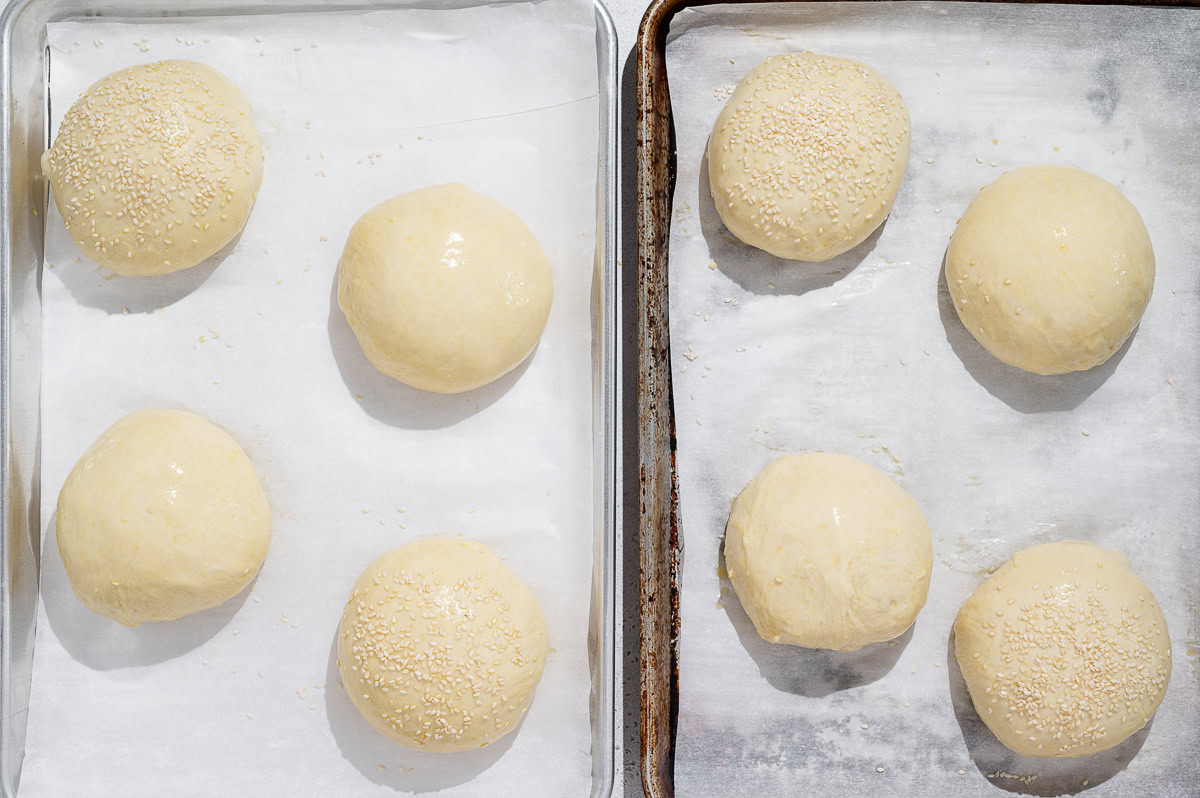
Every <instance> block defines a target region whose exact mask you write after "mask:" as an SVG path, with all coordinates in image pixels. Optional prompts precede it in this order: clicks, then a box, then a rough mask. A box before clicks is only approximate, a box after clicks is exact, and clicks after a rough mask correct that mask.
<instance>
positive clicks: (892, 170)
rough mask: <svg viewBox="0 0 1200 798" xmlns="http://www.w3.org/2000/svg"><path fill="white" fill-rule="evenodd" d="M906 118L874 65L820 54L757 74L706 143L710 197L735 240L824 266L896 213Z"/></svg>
mask: <svg viewBox="0 0 1200 798" xmlns="http://www.w3.org/2000/svg"><path fill="white" fill-rule="evenodd" d="M910 139H911V129H910V127H909V121H908V110H907V109H906V108H905V107H904V102H903V101H902V100H901V99H900V94H899V93H898V92H897V91H896V90H895V89H894V88H893V87H892V84H890V83H888V81H887V80H886V79H885V78H884V77H883V76H882V75H880V74H879V73H878V72H876V71H875V70H873V69H871V68H870V67H869V66H866V65H864V64H860V63H858V62H855V61H850V60H847V59H845V58H835V57H833V56H828V55H818V54H816V53H787V54H784V55H773V56H771V57H770V58H768V59H767V60H765V61H763V62H762V63H761V64H759V65H758V66H756V67H755V68H754V69H752V70H750V73H749V74H748V75H746V77H745V78H744V79H743V80H742V82H741V84H740V85H738V87H737V89H736V90H735V91H734V93H733V95H732V96H731V97H730V98H729V101H728V102H727V103H726V104H725V108H724V109H723V110H722V111H721V113H720V114H719V115H718V116H717V121H716V124H715V125H713V132H712V136H711V137H710V138H709V140H708V179H709V190H710V191H711V192H712V197H713V202H714V203H715V204H716V207H717V213H719V214H720V215H721V221H723V222H724V223H725V226H726V227H728V228H729V230H730V232H732V233H733V234H734V235H735V236H737V237H738V238H740V239H741V240H742V241H744V242H746V243H747V244H750V245H751V246H755V247H758V248H759V249H763V250H766V251H767V252H770V253H771V254H772V255H777V256H779V257H781V258H789V259H791V260H803V261H825V260H829V259H830V258H833V257H836V256H837V255H841V254H842V253H843V252H846V251H848V250H850V249H853V248H854V247H856V246H858V245H859V244H861V243H862V242H863V241H864V240H865V239H866V238H867V236H869V235H871V233H873V232H874V231H875V228H877V227H879V225H880V224H882V223H883V220H884V219H886V218H887V215H888V214H889V213H890V212H891V209H892V201H893V200H894V199H895V198H896V192H897V191H898V190H899V189H900V182H901V181H902V180H903V179H904V170H905V168H906V166H907V164H908V148H909V141H910Z"/></svg>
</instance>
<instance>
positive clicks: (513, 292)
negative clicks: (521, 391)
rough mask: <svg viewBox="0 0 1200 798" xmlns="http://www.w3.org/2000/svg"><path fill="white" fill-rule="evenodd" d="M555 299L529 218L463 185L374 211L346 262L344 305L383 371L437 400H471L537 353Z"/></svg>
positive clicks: (396, 200)
mask: <svg viewBox="0 0 1200 798" xmlns="http://www.w3.org/2000/svg"><path fill="white" fill-rule="evenodd" d="M553 296H554V279H553V277H552V275H551V273H550V262H549V261H548V260H547V259H546V253H545V252H543V251H542V247H541V245H540V244H539V243H538V241H537V239H536V238H535V237H534V235H533V233H532V232H531V231H530V229H529V228H528V227H527V226H526V225H525V223H524V222H523V221H521V217H519V216H517V214H515V213H513V212H512V211H511V210H509V209H508V208H506V207H504V206H503V205H501V204H500V203H499V202H496V201H495V200H493V199H490V198H489V197H485V196H483V195H482V194H479V193H478V192H475V191H472V190H471V189H469V188H467V187H466V186H463V185H460V184H458V183H450V184H447V185H442V186H430V187H428V188H422V189H418V190H416V191H409V192H407V193H404V194H400V195H398V196H395V197H392V198H391V199H389V200H387V201H385V202H383V203H381V204H379V205H377V206H375V207H374V208H372V209H371V210H369V211H367V212H366V213H364V214H363V215H362V216H361V217H360V218H359V220H358V221H357V222H355V223H354V227H352V228H351V229H350V235H349V236H348V237H347V239H346V247H345V249H344V250H343V251H342V259H341V263H340V264H339V265H338V307H340V308H341V309H342V312H343V313H345V314H346V321H348V322H349V323H350V328H351V329H352V330H354V335H355V337H357V338H358V344H359V346H360V347H361V348H362V351H363V354H365V355H366V356H367V359H368V360H370V361H371V364H372V365H373V366H375V368H377V369H379V371H381V372H383V373H384V374H386V375H388V376H389V377H392V378H393V379H397V380H399V381H400V382H403V383H405V384H406V385H411V386H412V387H414V388H420V389H422V390H426V391H434V392H437V393H461V392H463V391H470V390H473V389H475V388H478V387H480V386H482V385H486V384H488V383H489V382H492V381H493V380H496V379H499V378H500V377H502V376H504V375H505V374H507V373H508V372H510V371H512V370H513V369H514V368H516V367H517V366H518V365H519V364H520V363H521V361H523V360H524V359H525V358H526V357H528V356H529V354H530V352H532V351H533V348H534V347H535V346H537V343H538V340H539V339H540V338H541V335H542V331H543V330H544V329H545V327H546V320H547V318H549V316H550V302H551V300H552V299H553Z"/></svg>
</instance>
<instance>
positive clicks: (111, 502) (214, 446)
mask: <svg viewBox="0 0 1200 798" xmlns="http://www.w3.org/2000/svg"><path fill="white" fill-rule="evenodd" d="M56 525H57V526H56V536H57V538H58V550H59V553H60V554H61V555H62V561H63V567H64V568H65V569H66V572H67V578H68V579H69V580H70V582H71V588H72V590H74V592H75V595H76V596H77V597H78V598H79V600H80V601H81V602H82V603H83V605H84V606H85V607H87V608H88V609H90V610H92V611H93V612H96V613H99V614H100V615H103V616H105V617H106V618H111V619H112V620H114V621H117V622H119V623H122V624H124V625H126V626H137V625H138V624H140V623H143V622H146V621H168V620H174V619H176V618H181V617H183V616H184V615H189V614H191V613H193V612H199V611H201V610H206V609H209V608H211V607H215V606H217V605H218V604H222V603H224V602H225V601H227V600H228V599H231V598H233V597H234V596H236V595H237V594H238V593H240V592H242V590H243V589H244V588H245V587H246V585H248V584H250V581H251V580H253V579H254V577H255V575H257V574H258V570H259V568H261V567H262V563H263V560H264V559H265V558H266V556H267V548H268V546H270V543H271V510H270V508H269V507H268V506H267V499H266V496H265V495H264V494H263V490H262V486H261V485H260V484H259V481H258V475H257V474H256V473H255V472H254V466H253V465H251V463H250V460H249V458H247V457H246V454H245V452H243V451H242V449H241V447H240V446H238V444H237V442H236V441H235V440H234V439H233V438H231V437H230V436H229V435H228V434H227V433H226V432H225V431H224V430H222V429H221V428H219V427H217V426H216V425H214V424H211V423H209V422H208V421H206V420H205V419H203V418H201V417H200V416H197V415H195V414H193V413H187V412H184V411H181V410H143V411H140V412H137V413H131V414H130V415H128V416H125V417H124V418H122V419H121V420H120V421H118V422H117V423H115V424H113V425H112V426H111V427H109V428H108V429H107V430H105V431H104V434H103V435H101V436H100V438H99V439H98V440H97V441H96V442H95V443H94V444H92V446H91V447H90V448H89V449H88V450H87V451H86V452H84V453H83V455H82V456H81V457H80V458H79V462H78V463H76V464H75V468H73V469H72V470H71V473H70V475H69V476H68V477H67V480H66V482H65V483H64V484H63V487H62V490H61V491H60V492H59V494H58V514H57V521H56Z"/></svg>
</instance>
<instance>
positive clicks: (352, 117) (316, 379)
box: [20, 0, 600, 798]
mask: <svg viewBox="0 0 1200 798" xmlns="http://www.w3.org/2000/svg"><path fill="white" fill-rule="evenodd" d="M49 48H50V54H51V55H50V65H51V66H50V75H51V84H50V91H51V120H52V122H53V123H56V122H57V120H58V119H59V118H60V117H61V115H62V113H63V112H64V111H65V110H66V108H67V107H68V106H69V104H70V103H71V101H72V100H73V99H74V98H75V97H76V96H77V94H78V93H79V92H80V91H82V90H83V89H84V88H86V87H87V86H88V85H89V84H90V83H92V82H93V81H94V80H96V79H98V78H99V77H101V76H102V75H104V74H106V73H108V72H110V71H112V70H115V69H117V68H119V67H121V66H125V65H129V64H134V63H141V62H147V61H153V60H158V59H162V58H190V59H195V60H199V61H203V62H205V63H208V64H211V65H213V66H215V67H216V68H218V69H220V70H222V71H224V72H225V73H226V74H228V75H230V76H231V77H233V78H234V79H235V81H236V82H237V83H238V84H239V85H240V87H241V88H242V90H243V91H244V92H245V93H246V95H247V96H248V98H249V100H250V102H251V105H252V106H253V107H254V111H255V120H256V123H257V125H258V129H259V132H260V134H261V136H262V139H263V144H264V149H265V152H266V164H265V177H264V181H263V185H262V189H261V190H260V192H259V195H258V200H257V204H256V206H255V208H254V211H253V213H252V215H251V217H250V221H249V223H248V225H247V226H246V229H245V231H244V232H243V233H242V235H241V236H240V238H239V239H238V240H237V241H236V243H235V245H234V246H233V247H232V248H231V249H230V250H228V251H227V252H226V253H225V257H224V258H223V259H219V261H212V262H209V263H206V264H204V265H201V266H199V267H197V268H194V269H191V270H188V271H185V272H182V273H179V274H176V275H171V276H168V277H162V278H141V279H126V278H121V277H113V276H112V275H111V274H109V273H108V272H107V271H105V270H103V269H97V268H95V267H94V266H93V265H92V264H90V263H89V262H87V261H86V260H82V261H81V260H79V258H78V256H79V253H78V252H77V251H76V250H75V248H74V246H73V245H72V243H71V242H70V240H69V237H68V236H67V235H66V233H65V231H64V229H63V227H62V222H61V220H60V219H59V218H58V216H57V213H56V212H54V211H53V210H51V212H50V216H49V218H48V219H47V220H46V222H47V236H46V239H47V240H46V253H47V256H46V264H45V270H44V274H43V292H42V298H43V317H44V333H43V334H44V338H43V352H44V361H43V383H42V413H43V416H42V419H43V420H42V430H43V433H42V434H43V437H42V485H43V492H42V518H43V534H44V547H43V560H42V567H41V572H42V585H41V588H42V606H41V607H40V609H39V618H38V628H37V638H36V653H35V662H34V668H33V672H34V676H33V687H32V695H31V697H30V707H29V729H28V739H27V746H26V758H25V763H24V769H23V773H22V781H21V787H20V794H21V796H23V798H25V797H28V796H42V795H54V796H59V795H83V794H87V795H156V794H163V791H164V789H166V790H168V791H169V792H170V794H171V795H180V796H211V795H217V794H232V795H255V796H270V795H289V796H290V795H328V796H349V795H354V796H366V795H392V794H394V793H396V792H397V791H399V792H425V791H433V790H437V791H438V792H439V794H440V795H446V796H463V795H516V794H521V795H545V796H555V797H556V798H557V797H558V796H562V795H568V794H572V795H578V794H586V793H587V792H589V785H590V782H591V776H592V762H591V756H590V748H591V742H592V739H591V723H590V720H589V708H588V698H589V689H590V671H589V667H588V652H587V629H588V617H589V616H588V613H589V599H590V595H591V594H590V590H589V587H588V586H589V585H591V583H592V565H593V563H592V551H593V536H592V529H593V524H594V522H593V480H592V467H593V465H592V464H593V451H592V446H593V440H592V423H593V414H592V371H593V363H592V343H593V342H592V327H591V320H592V317H591V307H592V303H591V295H590V293H591V289H592V283H593V264H594V259H595V246H596V235H597V230H596V218H597V217H596V207H595V204H596V200H595V198H596V191H595V185H596V176H597V169H596V163H597V157H598V129H599V121H598V120H599V117H598V114H599V106H600V103H599V101H598V99H597V74H596V26H595V17H594V10H593V7H592V5H591V3H590V2H586V1H585V0H555V1H554V2H542V3H533V4H530V3H521V4H516V5H511V6H492V7H476V8H465V9H459V10H442V11H436V10H418V9H412V10H395V11H376V12H364V13H337V14H297V15H274V16H263V17H246V18H237V19H233V18H211V19H192V20H181V19H161V20H155V21H153V22H141V21H139V22H136V23H132V24H128V23H122V22H120V21H112V20H85V21H79V22H63V23H56V24H53V25H51V26H50V27H49ZM455 180H457V181H462V182H465V183H467V184H469V185H471V186H472V187H474V188H476V189H477V190H479V191H482V192H483V193H485V194H488V195H490V196H493V197H495V198H497V199H499V200H500V201H501V202H503V203H504V204H506V205H508V206H509V207H510V208H513V209H514V210H515V211H517V212H518V213H519V214H520V215H521V216H522V217H523V218H524V219H525V221H526V222H527V223H528V224H529V226H530V227H531V229H532V230H533V231H534V232H535V234H536V235H537V236H538V238H539V239H540V241H541V242H542V244H543V246H544V248H545V249H546V251H547V255H548V256H549V258H550V261H551V264H552V266H553V269H554V277H555V295H554V306H553V309H552V311H551V314H550V319H549V323H548V325H547V328H546V332H545V335H544V336H543V338H542V341H541V344H540V345H539V347H538V348H537V350H536V351H535V353H534V355H533V356H532V357H531V358H530V359H529V360H528V361H527V362H526V363H525V364H523V365H522V366H520V367H518V369H517V370H516V371H515V372H513V373H512V374H510V375H508V376H507V377H505V378H502V379H501V380H499V381H497V382H496V383H494V384H493V385H491V386H488V387H485V388H482V389H480V390H477V391H474V392H471V393H467V394H463V395H459V396H450V397H447V396H439V395H434V394H428V393H424V392H420V391H417V390H414V389H409V388H407V387H405V386H403V385H401V384H399V383H396V382H394V381H392V380H390V379H388V378H385V377H383V376H381V375H379V374H378V373H377V372H375V371H374V370H373V369H372V368H371V366H370V365H369V364H368V363H367V361H366V359H365V358H364V357H363V355H362V354H361V352H360V351H359V349H358V347H357V344H356V342H355V340H354V337H353V335H352V333H351V332H350V330H349V328H348V327H347V325H346V323H345V321H344V319H343V316H342V314H341V312H340V311H339V310H338V309H337V305H336V299H335V295H334V280H335V273H336V266H337V261H338V257H339V256H340V254H341V248H342V244H343V242H344V240H345V235H346V233H347V231H348V230H349V227H350V226H351V224H353V222H354V221H355V219H356V218H357V217H358V216H359V215H360V214H361V213H362V212H363V211H365V210H367V209H368V208H370V207H372V206H373V205H375V204H376V203H377V202H380V201H381V200H383V199H385V198H387V197H389V196H392V195H394V194H396V193H399V192H401V191H405V190H409V189H412V188H417V187H420V186H424V185H427V184H432V183H441V182H449V181H455ZM154 406H166V407H182V408H187V409H190V410H192V411H195V412H198V413H200V414H202V415H204V416H206V417H207V418H209V419H211V420H212V421H214V422H215V423H217V424H219V425H220V426H222V427H224V428H225V429H226V430H228V431H229V432H230V433H231V434H232V435H233V436H234V437H235V438H236V439H237V440H238V441H239V442H240V443H241V444H242V445H243V447H244V448H245V449H246V451H247V453H248V454H249V456H250V458H251V460H252V461H253V462H254V464H255V466H256V468H257V469H258V472H259V474H260V476H261V478H262V482H263V485H264V488H265V489H266V492H267V495H268V499H269V501H270V503H271V506H272V509H273V512H274V516H275V537H274V541H273V543H272V547H271V551H270V553H269V555H268V557H267V560H266V564H265V565H264V567H263V570H262V573H261V574H260V576H259V577H258V579H257V580H256V581H255V583H254V585H253V589H252V591H249V592H247V593H244V594H243V595H241V596H239V597H237V598H236V599H234V600H232V601H230V602H228V603H227V604H225V605H223V606H222V607H220V608H217V609H214V610H211V611H209V612H206V613H202V614H198V615H195V616H191V617H189V618H186V619H183V620H180V621H177V622H172V623H168V624H157V625H156V624H151V625H144V626H142V627H140V628H137V629H133V630H129V629H125V628H123V627H120V626H118V625H117V624H115V623H113V622H110V621H107V620H105V619H103V618H100V617H98V616H95V615H92V614H91V613H89V612H88V611H86V610H85V609H83V608H82V606H80V605H79V604H78V602H77V601H76V600H75V599H74V597H73V596H72V595H71V593H70V589H69V586H68V585H67V583H66V580H65V575H64V573H63V570H62V565H61V563H60V561H59V557H58V553H57V547H56V545H55V542H54V517H53V512H54V503H55V500H56V497H57V491H58V487H59V486H60V485H61V484H62V481H63V479H64V477H65V475H66V473H67V472H68V471H69V469H70V468H71V466H72V465H73V463H74V461H75V459H76V458H77V457H78V455H79V454H80V453H81V452H82V451H83V449H84V448H86V446H88V445H89V444H90V443H91V441H92V440H94V438H95V437H96V436H97V435H99V433H100V432H101V431H102V430H103V429H104V428H106V427H107V426H108V425H109V424H111V423H112V422H113V421H115V420H116V419H117V418H119V417H120V416H122V415H124V414H126V413H128V412H131V411H133V410H137V409H141V408H144V407H154ZM439 534H462V535H465V536H468V537H471V538H475V539H479V540H482V541H485V542H486V543H488V544H489V545H491V546H492V547H493V548H494V549H496V550H497V551H498V552H499V553H500V554H501V555H502V556H504V557H506V558H507V560H508V562H509V564H510V565H511V566H512V567H513V568H514V569H515V570H516V571H517V572H518V573H519V574H520V576H521V577H522V578H523V579H524V580H525V581H526V582H527V583H528V584H529V585H530V586H531V588H532V589H533V591H534V592H535V594H536V595H537V596H538V597H539V599H540V600H541V602H542V606H543V609H544V610H545V614H546V618H547V623H548V626H549V634H550V641H551V646H552V653H551V656H550V659H549V662H548V664H547V667H546V671H545V675H544V677H543V679H542V682H541V684H540V686H539V689H538V692H537V694H536V696H535V698H534V701H533V704H532V707H531V709H530V712H529V714H528V716H527V717H526V719H525V721H524V723H523V725H522V727H521V728H520V730H519V731H518V732H517V733H516V734H514V735H511V736H509V737H507V738H505V739H504V740H503V741H501V742H498V743H496V744H495V745H493V746H489V747H488V748H486V749H483V750H480V751H478V752H470V753H467V754H457V755H433V754H422V753H418V752H412V751H409V750H408V749H405V748H402V747H399V746H396V745H394V744H392V743H389V742H388V741H386V740H385V739H384V738H382V737H381V736H379V735H378V734H376V733H375V732H374V731H373V730H371V729H370V728H369V727H368V726H367V725H366V723H365V722H364V721H362V720H361V719H360V718H359V716H358V715H357V713H356V712H355V711H354V709H353V708H352V706H351V705H350V703H349V701H348V700H347V699H346V696H345V695H344V692H343V691H342V689H341V688H340V687H339V686H338V678H337V671H336V667H335V665H334V652H333V642H334V635H335V632H336V628H337V623H338V621H339V619H340V617H341V611H342V607H343V604H344V602H345V599H346V596H347V593H348V591H349V589H350V587H351V585H352V584H353V582H354V580H355V579H356V578H357V576H358V574H359V573H360V571H361V569H362V568H363V567H365V566H366V565H367V563H369V562H370V561H371V560H372V559H373V558H374V557H375V556H377V555H378V554H379V553H380V552H382V551H384V550H386V549H388V548H391V547H394V546H398V545H401V544H403V543H405V542H407V541H410V540H412V539H414V538H416V537H420V536H427V535H439ZM547 762H553V763H554V767H550V768H548V767H545V766H544V765H545V763H547ZM531 774H536V775H531ZM168 785H169V787H168Z"/></svg>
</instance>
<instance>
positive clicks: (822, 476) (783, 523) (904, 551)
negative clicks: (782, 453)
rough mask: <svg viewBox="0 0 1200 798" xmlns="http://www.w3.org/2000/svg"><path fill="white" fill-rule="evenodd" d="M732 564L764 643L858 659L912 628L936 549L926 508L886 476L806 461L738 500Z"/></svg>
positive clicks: (851, 465)
mask: <svg viewBox="0 0 1200 798" xmlns="http://www.w3.org/2000/svg"><path fill="white" fill-rule="evenodd" d="M725 564H726V569H727V571H728V572H729V579H730V581H731V582H733V589H734V591H735V592H736V593H737V595H738V598H739V599H740V600H741V602H742V607H744V608H745V610H746V614H747V615H749V616H750V620H751V621H753V622H754V628H755V629H757V630H758V633H759V635H760V636H761V637H762V638H763V639H764V640H768V641H770V642H772V643H790V644H791V645H795V646H805V647H806V648H827V649H832V650H834V651H857V650H858V649H860V648H862V647H863V646H865V645H868V644H870V643H878V642H880V641H883V640H891V639H893V638H895V637H899V636H900V635H901V634H903V633H904V631H905V630H906V629H908V627H910V626H912V623H913V621H914V620H916V617H917V613H918V612H920V611H921V607H923V606H924V605H925V594H926V592H927V591H928V590H929V575H930V572H931V570H932V568H933V544H932V542H931V541H930V536H929V524H928V523H927V522H926V521H925V516H923V515H922V514H921V510H920V508H918V507H917V503H916V502H914V501H913V500H912V498H911V497H910V496H909V495H908V494H907V493H905V492H904V491H903V490H901V489H900V488H899V487H897V486H896V484H895V483H894V482H892V481H891V480H890V479H888V478H887V477H886V476H884V475H883V474H882V473H881V472H879V471H877V470H875V469H874V468H872V467H871V466H869V465H867V464H866V463H864V462H862V461H861V460H856V459H855V458H853V457H849V456H847V455H842V454H797V455H791V456H789V457H781V458H779V459H778V460H776V461H775V462H773V463H771V464H770V465H768V466H767V467H766V468H764V469H763V470H762V471H761V472H760V473H759V474H758V476H756V477H755V478H754V479H752V480H751V481H750V484H749V485H747V486H746V488H745V490H743V491H742V492H741V494H740V495H739V496H738V497H737V499H736V500H735V501H734V503H733V511H732V512H731V513H730V514H729V525H728V526H727V527H726V530H725Z"/></svg>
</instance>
